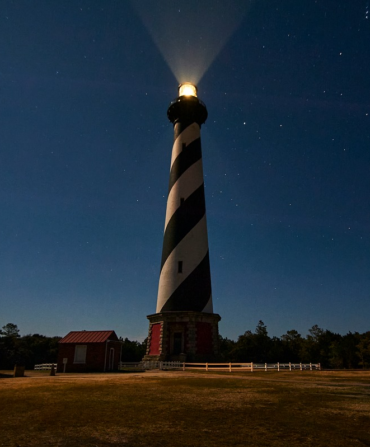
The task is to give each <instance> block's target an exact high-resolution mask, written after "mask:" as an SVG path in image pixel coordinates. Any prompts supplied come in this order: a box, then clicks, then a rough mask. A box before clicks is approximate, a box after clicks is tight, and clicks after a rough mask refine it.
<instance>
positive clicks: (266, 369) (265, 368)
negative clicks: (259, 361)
mask: <svg viewBox="0 0 370 447" xmlns="http://www.w3.org/2000/svg"><path fill="white" fill-rule="evenodd" d="M265 371H267V363H265Z"/></svg>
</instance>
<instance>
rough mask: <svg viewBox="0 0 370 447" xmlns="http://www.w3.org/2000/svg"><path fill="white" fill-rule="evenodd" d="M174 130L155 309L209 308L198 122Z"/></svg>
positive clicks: (206, 240) (162, 310) (209, 310)
mask: <svg viewBox="0 0 370 447" xmlns="http://www.w3.org/2000/svg"><path fill="white" fill-rule="evenodd" d="M174 130H175V141H174V145H173V149H172V160H171V171H170V182H169V193H168V199H167V211H166V222H165V230H164V238H163V251H162V262H161V274H160V279H159V288H158V300H157V313H159V312H167V311H196V312H209V313H212V312H213V306H212V293H211V275H210V266H209V253H208V237H207V223H206V207H205V199H204V179H203V166H202V151H201V143H200V126H199V124H197V123H196V122H193V123H190V124H189V123H186V124H184V123H181V122H177V123H176V124H175V127H174Z"/></svg>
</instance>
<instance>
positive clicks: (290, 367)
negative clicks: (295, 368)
mask: <svg viewBox="0 0 370 447" xmlns="http://www.w3.org/2000/svg"><path fill="white" fill-rule="evenodd" d="M291 370H292V364H291V362H289V371H291Z"/></svg>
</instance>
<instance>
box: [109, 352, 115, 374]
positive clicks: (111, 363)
mask: <svg viewBox="0 0 370 447" xmlns="http://www.w3.org/2000/svg"><path fill="white" fill-rule="evenodd" d="M113 369H114V348H110V350H109V363H108V371H113Z"/></svg>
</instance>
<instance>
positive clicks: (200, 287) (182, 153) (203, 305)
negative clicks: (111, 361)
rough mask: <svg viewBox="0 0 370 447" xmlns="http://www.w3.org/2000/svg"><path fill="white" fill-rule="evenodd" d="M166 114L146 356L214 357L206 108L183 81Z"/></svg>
mask: <svg viewBox="0 0 370 447" xmlns="http://www.w3.org/2000/svg"><path fill="white" fill-rule="evenodd" d="M167 116H168V118H169V120H170V121H171V122H172V123H173V126H174V143H173V147H172V157H171V168H170V180H169V187H168V198H167V209H166V218H165V228H164V235H163V248H162V259H161V266H160V277H159V286H158V297H157V308H156V313H155V314H152V315H148V317H147V318H148V319H149V334H148V343H147V351H146V355H145V357H144V359H145V360H180V361H210V360H212V359H215V358H216V357H217V353H218V322H219V321H220V319H221V317H220V316H219V315H218V314H214V313H213V303H212V287H211V273H210V263H209V249H208V236H207V221H206V206H205V196H204V178H203V165H202V150H201V140H200V128H201V126H202V124H204V123H205V121H206V119H207V116H208V112H207V109H206V106H205V104H204V103H203V102H202V101H201V100H200V99H199V98H198V97H197V88H196V86H195V85H193V84H191V83H184V84H180V86H179V96H178V97H177V98H176V99H175V100H174V101H172V102H171V104H170V106H169V108H168V111H167Z"/></svg>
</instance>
